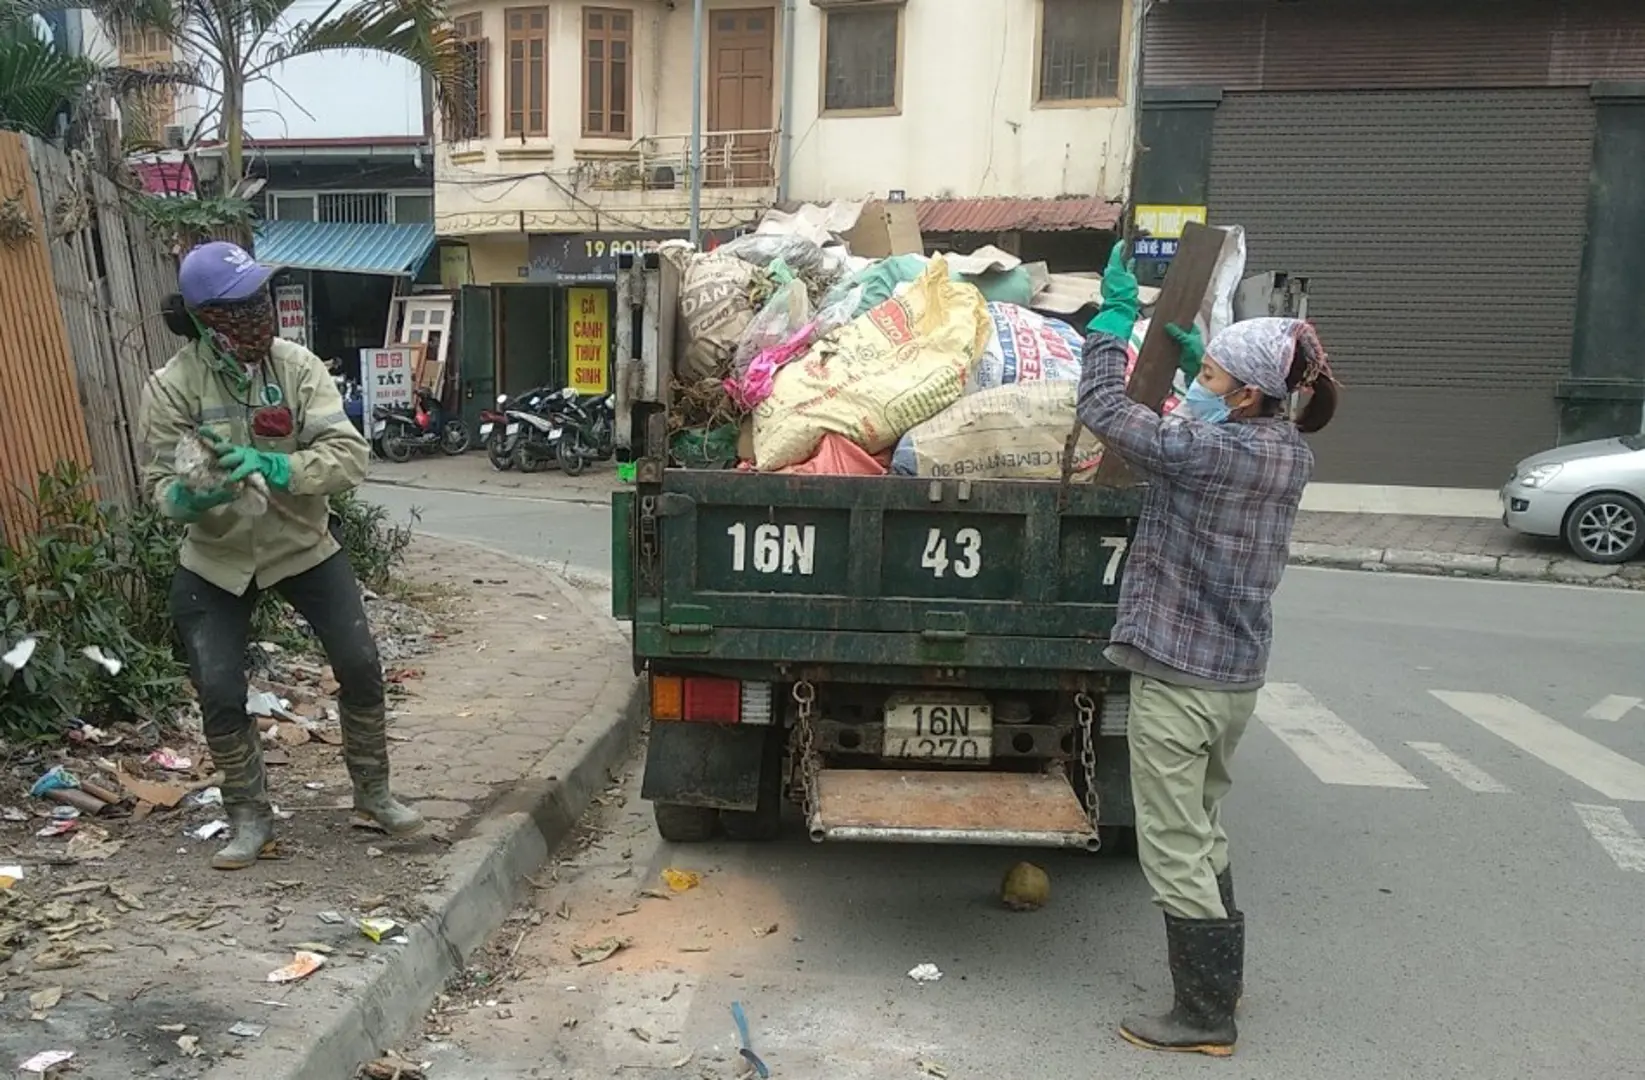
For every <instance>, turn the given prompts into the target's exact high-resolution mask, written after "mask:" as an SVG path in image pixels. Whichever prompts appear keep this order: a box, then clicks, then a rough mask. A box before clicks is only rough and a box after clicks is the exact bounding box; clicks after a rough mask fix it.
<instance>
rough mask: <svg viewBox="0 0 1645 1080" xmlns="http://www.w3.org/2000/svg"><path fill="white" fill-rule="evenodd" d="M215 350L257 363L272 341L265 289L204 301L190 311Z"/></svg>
mask: <svg viewBox="0 0 1645 1080" xmlns="http://www.w3.org/2000/svg"><path fill="white" fill-rule="evenodd" d="M194 317H195V318H196V319H198V320H199V322H200V325H201V327H202V328H203V329H204V330H205V332H206V337H207V338H208V339H209V340H210V342H211V344H212V346H213V347H214V348H215V349H216V350H217V351H218V353H220V354H222V355H224V356H226V357H232V358H233V359H234V360H236V361H238V362H239V363H241V364H247V365H250V364H260V363H263V362H264V361H266V360H267V359H268V358H269V350H270V348H271V347H272V345H273V344H274V334H275V324H274V303H273V301H272V300H271V299H270V298H269V294H268V292H267V290H264V291H263V292H260V293H258V294H257V295H256V296H253V297H250V298H248V299H245V300H235V301H232V302H228V303H219V304H207V305H205V306H204V307H201V308H199V309H197V310H196V311H195V312H194Z"/></svg>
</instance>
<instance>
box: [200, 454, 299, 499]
mask: <svg viewBox="0 0 1645 1080" xmlns="http://www.w3.org/2000/svg"><path fill="white" fill-rule="evenodd" d="M217 464H218V465H219V466H221V467H222V468H224V469H227V470H228V482H229V483H230V484H238V483H242V482H244V481H245V480H247V479H249V478H250V477H251V475H252V474H253V473H261V474H262V476H263V479H264V480H266V481H268V486H269V487H271V488H274V489H275V490H277V491H284V490H286V489H287V488H289V487H290V486H291V456H290V455H289V454H276V453H270V452H269V451H266V450H259V449H257V448H256V447H254V446H231V447H229V448H228V449H227V450H224V451H223V452H222V453H221V454H219V455H218V456H217Z"/></svg>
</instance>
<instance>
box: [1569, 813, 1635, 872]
mask: <svg viewBox="0 0 1645 1080" xmlns="http://www.w3.org/2000/svg"><path fill="white" fill-rule="evenodd" d="M1571 805H1572V806H1574V807H1576V812H1577V816H1579V817H1580V818H1582V824H1583V825H1585V826H1587V828H1588V832H1589V833H1591V834H1592V835H1593V838H1594V839H1595V840H1598V841H1599V846H1600V847H1602V848H1604V849H1605V854H1607V855H1609V856H1610V857H1611V859H1612V861H1613V862H1615V863H1616V864H1617V866H1619V867H1621V868H1622V869H1624V870H1632V871H1634V872H1635V873H1639V874H1645V839H1642V838H1641V837H1640V835H1639V833H1638V831H1636V830H1635V829H1634V827H1633V826H1632V825H1631V824H1629V823H1628V819H1627V818H1626V817H1623V816H1622V811H1621V810H1618V809H1617V808H1616V807H1614V806H1589V805H1588V804H1586V803H1572V804H1571Z"/></svg>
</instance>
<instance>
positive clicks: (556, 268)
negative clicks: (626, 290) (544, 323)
mask: <svg viewBox="0 0 1645 1080" xmlns="http://www.w3.org/2000/svg"><path fill="white" fill-rule="evenodd" d="M732 235H733V234H732V233H730V232H715V233H705V234H704V236H703V250H705V251H713V250H714V249H715V248H716V247H718V246H720V245H721V244H723V243H725V241H727V240H729V239H731V237H732ZM689 237H690V234H689V233H685V232H648V233H536V234H533V235H532V236H530V237H529V238H527V240H526V254H527V260H528V262H529V264H530V265H529V268H528V273H527V277H528V279H529V280H531V281H538V282H543V283H545V284H549V285H576V284H580V283H583V282H589V283H596V282H598V283H604V282H611V281H615V280H617V257H618V256H619V255H646V254H650V253H651V252H653V251H656V250H657V248H658V247H659V246H661V245H662V243H663V241H665V240H686V239H689Z"/></svg>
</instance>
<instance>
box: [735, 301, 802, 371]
mask: <svg viewBox="0 0 1645 1080" xmlns="http://www.w3.org/2000/svg"><path fill="white" fill-rule="evenodd" d="M810 321H811V298H810V296H808V295H807V294H806V291H805V283H804V282H803V281H800V280H799V279H798V278H792V279H790V280H789V281H788V282H787V283H786V284H784V285H781V286H779V287H778V288H777V291H776V292H774V293H772V294H771V299H770V300H767V301H766V302H765V306H764V307H762V308H761V309H760V312H759V314H758V315H755V316H754V318H752V319H751V320H749V323H748V328H747V329H746V330H744V331H743V334H742V337H740V338H738V339H737V351H736V353H735V354H734V356H733V357H732V361H731V377H732V378H733V379H741V378H742V377H743V376H744V375H745V374H747V372H748V365H749V362H750V361H752V360H753V359H754V357H756V356H758V355H759V354H760V353H762V352H764V351H765V350H767V349H770V348H774V347H776V346H778V345H781V344H783V343H784V342H786V341H789V340H791V339H792V338H793V337H794V335H796V334H797V333H799V332H800V330H802V329H803V328H804V327H805V325H806V324H807V323H809V322H810Z"/></svg>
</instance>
